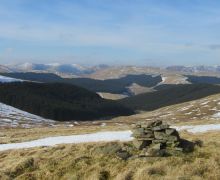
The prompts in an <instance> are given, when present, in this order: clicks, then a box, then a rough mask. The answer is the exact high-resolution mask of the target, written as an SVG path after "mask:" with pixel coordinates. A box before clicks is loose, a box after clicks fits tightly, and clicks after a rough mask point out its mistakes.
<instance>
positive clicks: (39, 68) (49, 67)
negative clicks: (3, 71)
mask: <svg viewBox="0 0 220 180" xmlns="http://www.w3.org/2000/svg"><path fill="white" fill-rule="evenodd" d="M9 67H10V68H11V69H12V70H13V71H14V72H45V73H57V74H72V75H81V74H89V73H93V72H94V70H93V69H94V68H90V67H83V66H80V65H78V64H59V63H51V64H37V63H29V62H27V63H20V64H12V65H9Z"/></svg>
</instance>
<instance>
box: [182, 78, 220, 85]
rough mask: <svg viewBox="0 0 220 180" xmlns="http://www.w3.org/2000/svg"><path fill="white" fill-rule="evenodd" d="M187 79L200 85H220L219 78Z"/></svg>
mask: <svg viewBox="0 0 220 180" xmlns="http://www.w3.org/2000/svg"><path fill="white" fill-rule="evenodd" d="M186 77H187V81H189V82H191V83H193V84H199V83H207V84H220V78H219V77H213V76H186Z"/></svg>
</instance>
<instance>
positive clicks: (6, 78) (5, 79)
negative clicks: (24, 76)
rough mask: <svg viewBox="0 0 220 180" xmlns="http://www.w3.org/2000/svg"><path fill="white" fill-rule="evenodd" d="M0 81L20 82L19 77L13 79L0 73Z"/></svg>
mask: <svg viewBox="0 0 220 180" xmlns="http://www.w3.org/2000/svg"><path fill="white" fill-rule="evenodd" d="M0 82H1V83H9V82H22V80H20V79H15V78H10V77H6V76H1V75H0Z"/></svg>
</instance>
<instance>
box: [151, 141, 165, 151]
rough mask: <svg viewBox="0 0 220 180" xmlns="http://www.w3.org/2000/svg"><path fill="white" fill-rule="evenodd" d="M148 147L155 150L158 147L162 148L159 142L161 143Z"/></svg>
mask: <svg viewBox="0 0 220 180" xmlns="http://www.w3.org/2000/svg"><path fill="white" fill-rule="evenodd" d="M150 148H151V149H156V150H158V149H161V148H162V144H161V143H158V144H152V145H151V147H150Z"/></svg>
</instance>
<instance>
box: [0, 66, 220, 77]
mask: <svg viewBox="0 0 220 180" xmlns="http://www.w3.org/2000/svg"><path fill="white" fill-rule="evenodd" d="M0 72H44V73H55V74H59V75H65V74H66V75H75V76H82V75H83V76H86V77H91V78H95V79H111V78H118V77H122V76H125V75H128V74H143V73H148V74H162V73H178V74H179V73H182V74H199V73H215V74H216V73H218V74H220V66H168V67H165V68H158V67H150V66H108V65H105V64H101V65H97V66H92V67H87V66H82V65H79V64H62V63H51V64H39V63H20V64H11V65H7V66H1V65H0Z"/></svg>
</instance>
